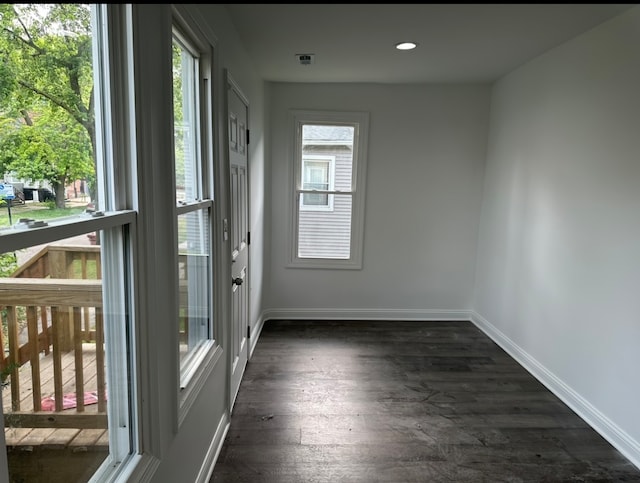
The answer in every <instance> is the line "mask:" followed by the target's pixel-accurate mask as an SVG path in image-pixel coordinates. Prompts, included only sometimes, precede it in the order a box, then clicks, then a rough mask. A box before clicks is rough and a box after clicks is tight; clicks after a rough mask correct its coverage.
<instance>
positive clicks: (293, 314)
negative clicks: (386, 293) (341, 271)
mask: <svg viewBox="0 0 640 483" xmlns="http://www.w3.org/2000/svg"><path fill="white" fill-rule="evenodd" d="M274 319H279V320H399V321H400V320H426V321H435V320H471V312H470V311H468V310H409V309H268V310H265V311H264V312H263V313H262V317H261V320H263V321H266V320H274Z"/></svg>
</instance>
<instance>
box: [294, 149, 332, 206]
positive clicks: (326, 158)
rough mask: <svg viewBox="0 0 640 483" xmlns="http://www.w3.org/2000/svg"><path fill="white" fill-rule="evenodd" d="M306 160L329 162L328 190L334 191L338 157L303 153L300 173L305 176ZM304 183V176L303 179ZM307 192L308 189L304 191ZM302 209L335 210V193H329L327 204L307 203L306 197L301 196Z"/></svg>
mask: <svg viewBox="0 0 640 483" xmlns="http://www.w3.org/2000/svg"><path fill="white" fill-rule="evenodd" d="M306 161H312V162H313V161H326V162H328V164H329V189H328V191H333V190H334V187H335V181H336V157H335V156H329V155H326V156H325V155H320V154H303V155H302V169H301V170H300V175H301V176H304V164H305V162H306ZM301 182H302V183H303V184H304V178H303V179H302V180H301ZM303 193H306V191H303ZM300 211H333V195H332V194H327V204H326V205H305V204H304V197H303V196H300Z"/></svg>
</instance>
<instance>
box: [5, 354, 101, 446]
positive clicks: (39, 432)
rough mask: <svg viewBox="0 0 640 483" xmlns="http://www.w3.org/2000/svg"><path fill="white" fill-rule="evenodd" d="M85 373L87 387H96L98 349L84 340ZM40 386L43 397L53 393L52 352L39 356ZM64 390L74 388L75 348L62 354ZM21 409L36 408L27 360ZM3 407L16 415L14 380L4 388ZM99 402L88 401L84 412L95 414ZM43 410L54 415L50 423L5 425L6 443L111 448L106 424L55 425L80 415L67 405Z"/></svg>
mask: <svg viewBox="0 0 640 483" xmlns="http://www.w3.org/2000/svg"><path fill="white" fill-rule="evenodd" d="M83 356H84V359H83V361H84V362H83V367H84V370H83V375H84V383H85V388H84V389H85V391H96V390H97V381H96V351H95V344H83ZM40 369H41V370H40V382H41V384H40V387H41V395H42V398H46V397H53V396H54V380H53V356H52V354H49V355H43V356H42V357H41V358H40ZM62 369H63V370H62V374H63V393H64V394H69V393H74V392H75V375H76V374H75V366H74V353H73V351H71V352H68V353H65V354H63V356H62ZM19 372H20V384H19V387H20V409H19V412H20V413H32V412H33V408H34V405H33V390H32V384H31V365H30V364H29V363H28V362H27V363H25V364H23V365H22V366H21V367H20V371H19ZM2 407H3V412H4V414H5V418H7V419H9V418H11V416H12V415H14V414H15V413H14V411H13V410H12V405H11V381H10V379H9V384H8V385H7V386H5V387H4V388H3V389H2ZM97 412H98V405H97V404H89V405H86V406H85V407H84V414H96V413H97ZM40 414H48V415H50V419H51V427H36V428H28V427H11V426H10V425H8V426H9V427H5V439H6V444H7V446H15V447H22V448H23V449H24V448H33V447H34V446H43V447H46V448H72V449H75V450H79V449H80V448H87V447H101V448H108V445H109V434H108V431H107V430H106V429H104V428H101V429H97V428H87V427H86V423H84V422H82V423H81V422H79V424H78V427H77V428H73V427H56V421H57V420H58V419H60V418H61V416H64V418H65V419H66V420H68V419H69V418H70V417H71V416H72V415H77V414H78V411H77V410H76V409H66V410H64V411H63V412H62V413H55V412H50V411H46V412H45V411H43V412H41V413H40ZM66 425H67V426H68V424H66Z"/></svg>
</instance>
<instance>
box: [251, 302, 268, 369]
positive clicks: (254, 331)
mask: <svg viewBox="0 0 640 483" xmlns="http://www.w3.org/2000/svg"><path fill="white" fill-rule="evenodd" d="M265 320H266V319H265V318H264V313H263V314H261V315H260V317H259V318H258V321H257V322H256V323H255V324H254V325H253V327H252V328H251V336H250V337H249V359H251V356H252V355H253V351H254V350H255V348H256V344H257V343H258V339H259V338H260V334H261V333H262V328H263V327H264V321H265Z"/></svg>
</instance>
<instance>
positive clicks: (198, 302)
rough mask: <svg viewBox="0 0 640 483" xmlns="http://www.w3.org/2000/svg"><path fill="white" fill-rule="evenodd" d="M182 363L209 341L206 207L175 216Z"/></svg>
mask: <svg viewBox="0 0 640 483" xmlns="http://www.w3.org/2000/svg"><path fill="white" fill-rule="evenodd" d="M178 232H179V247H178V250H179V281H180V306H179V307H180V318H179V334H180V361H181V367H182V366H184V365H185V363H186V362H187V361H188V360H189V356H191V355H193V354H194V353H195V352H197V350H198V349H199V347H200V346H201V345H202V344H203V343H204V342H206V341H208V340H209V339H210V338H211V337H212V335H211V331H210V313H211V311H210V295H209V294H210V293H211V289H210V286H209V276H210V259H209V251H210V248H209V247H210V243H211V241H210V237H209V210H207V209H202V210H195V211H192V212H190V213H186V214H184V215H180V216H179V217H178Z"/></svg>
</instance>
